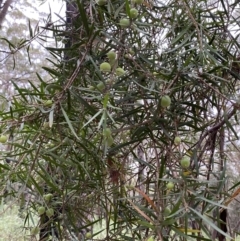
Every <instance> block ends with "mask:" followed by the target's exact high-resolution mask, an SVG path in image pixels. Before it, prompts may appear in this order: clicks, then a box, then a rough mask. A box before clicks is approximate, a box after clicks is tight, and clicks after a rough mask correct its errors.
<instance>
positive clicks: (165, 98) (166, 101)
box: [161, 95, 171, 108]
mask: <svg viewBox="0 0 240 241" xmlns="http://www.w3.org/2000/svg"><path fill="white" fill-rule="evenodd" d="M170 105H171V99H170V97H169V96H168V95H164V96H163V97H162V99H161V106H162V107H163V108H167V107H168V106H170Z"/></svg>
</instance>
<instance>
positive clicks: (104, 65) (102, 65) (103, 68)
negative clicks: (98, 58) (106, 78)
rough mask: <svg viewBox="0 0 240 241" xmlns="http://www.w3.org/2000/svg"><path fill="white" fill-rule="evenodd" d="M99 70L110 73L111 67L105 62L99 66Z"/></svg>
mask: <svg viewBox="0 0 240 241" xmlns="http://www.w3.org/2000/svg"><path fill="white" fill-rule="evenodd" d="M100 70H101V71H102V72H110V71H111V65H110V64H109V63H107V62H103V63H101V64H100Z"/></svg>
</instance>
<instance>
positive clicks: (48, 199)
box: [43, 193, 53, 202]
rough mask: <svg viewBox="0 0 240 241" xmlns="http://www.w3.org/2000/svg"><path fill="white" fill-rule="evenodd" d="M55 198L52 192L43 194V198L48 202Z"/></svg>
mask: <svg viewBox="0 0 240 241" xmlns="http://www.w3.org/2000/svg"><path fill="white" fill-rule="evenodd" d="M52 198H53V195H52V193H48V194H46V195H43V199H44V200H45V201H46V202H50V201H51V200H52Z"/></svg>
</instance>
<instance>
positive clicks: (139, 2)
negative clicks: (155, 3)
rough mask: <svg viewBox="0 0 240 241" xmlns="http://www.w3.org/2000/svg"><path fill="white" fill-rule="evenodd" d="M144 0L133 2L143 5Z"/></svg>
mask: <svg viewBox="0 0 240 241" xmlns="http://www.w3.org/2000/svg"><path fill="white" fill-rule="evenodd" d="M143 1H144V0H133V2H134V3H136V4H142V3H143Z"/></svg>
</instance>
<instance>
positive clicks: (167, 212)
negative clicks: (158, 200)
mask: <svg viewBox="0 0 240 241" xmlns="http://www.w3.org/2000/svg"><path fill="white" fill-rule="evenodd" d="M170 213H171V210H170V208H168V207H167V208H165V209H164V211H163V215H164V216H165V217H167V216H169V214H170Z"/></svg>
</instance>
